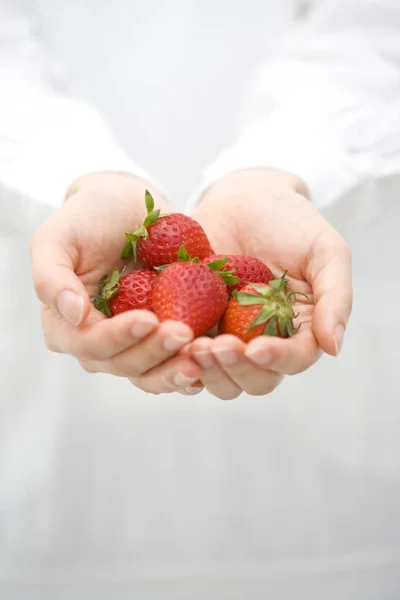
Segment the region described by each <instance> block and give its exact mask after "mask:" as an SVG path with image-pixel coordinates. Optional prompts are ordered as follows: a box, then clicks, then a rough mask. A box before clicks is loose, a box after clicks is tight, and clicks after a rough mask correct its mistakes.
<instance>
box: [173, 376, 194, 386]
mask: <svg viewBox="0 0 400 600" xmlns="http://www.w3.org/2000/svg"><path fill="white" fill-rule="evenodd" d="M197 380H198V377H187V376H186V375H184V374H183V373H176V375H174V379H173V381H174V384H175V385H177V386H178V387H182V388H185V387H188V386H190V385H191V384H192V383H194V382H195V381H197Z"/></svg>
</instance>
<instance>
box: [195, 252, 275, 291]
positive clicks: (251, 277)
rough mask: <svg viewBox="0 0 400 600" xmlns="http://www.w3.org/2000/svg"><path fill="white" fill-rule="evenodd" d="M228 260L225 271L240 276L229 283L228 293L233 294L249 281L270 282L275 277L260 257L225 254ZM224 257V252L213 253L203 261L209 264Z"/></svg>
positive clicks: (223, 268)
mask: <svg viewBox="0 0 400 600" xmlns="http://www.w3.org/2000/svg"><path fill="white" fill-rule="evenodd" d="M225 257H227V259H228V260H227V261H226V263H225V266H224V267H222V270H223V271H231V272H232V275H234V276H235V277H237V278H238V282H237V283H235V284H233V285H228V293H229V294H230V295H232V293H233V292H234V291H235V290H239V289H240V288H242V287H243V286H244V285H246V284H247V283H268V282H269V281H271V279H274V275H273V273H272V271H271V270H270V269H269V268H268V267H267V266H266V265H264V263H262V262H261V261H260V260H258V258H253V257H252V256H240V255H234V254H228V255H225ZM222 258H224V255H223V254H213V255H212V256H208V257H207V258H205V259H204V260H203V261H202V262H203V263H205V264H207V265H209V264H210V263H213V262H216V261H219V260H221V259H222Z"/></svg>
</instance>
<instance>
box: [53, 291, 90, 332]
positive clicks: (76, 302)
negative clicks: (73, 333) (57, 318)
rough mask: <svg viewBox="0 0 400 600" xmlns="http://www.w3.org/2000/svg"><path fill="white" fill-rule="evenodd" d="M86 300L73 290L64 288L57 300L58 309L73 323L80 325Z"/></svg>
mask: <svg viewBox="0 0 400 600" xmlns="http://www.w3.org/2000/svg"><path fill="white" fill-rule="evenodd" d="M84 306H85V301H84V299H83V298H82V296H79V295H78V294H76V293H75V292H73V291H72V290H63V291H62V292H61V293H60V295H59V297H58V301H57V310H58V312H59V313H60V315H61V316H62V317H64V319H66V321H68V322H69V323H71V325H75V326H76V325H79V324H80V323H81V321H82V319H83V310H84Z"/></svg>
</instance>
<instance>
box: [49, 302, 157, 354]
mask: <svg viewBox="0 0 400 600" xmlns="http://www.w3.org/2000/svg"><path fill="white" fill-rule="evenodd" d="M42 307H43V310H42V323H43V331H44V338H45V342H46V345H47V347H48V348H49V349H50V350H52V351H53V352H63V353H65V354H71V355H72V356H75V357H77V358H79V359H80V360H85V361H89V360H93V361H96V360H97V361H101V360H107V359H110V358H112V357H113V356H114V355H116V354H119V353H120V352H123V351H124V350H126V349H128V348H130V347H131V346H134V345H135V344H138V343H139V342H140V341H141V340H143V339H144V338H145V337H147V336H148V335H149V334H150V333H151V332H152V331H154V330H155V329H156V328H157V327H158V326H159V321H158V319H157V317H156V316H155V315H154V313H151V312H149V311H144V310H143V311H142V310H132V311H128V312H125V313H122V314H120V315H117V316H115V317H113V318H112V319H107V318H105V317H104V316H103V315H102V314H101V313H99V312H98V311H96V310H95V309H94V308H92V312H91V314H90V316H89V317H88V319H87V320H86V321H85V322H84V323H83V324H82V325H81V326H80V327H73V326H72V325H70V324H69V323H68V322H67V321H65V319H63V318H62V317H60V316H59V315H58V313H56V312H55V311H54V310H52V309H51V308H48V307H46V306H45V305H42Z"/></svg>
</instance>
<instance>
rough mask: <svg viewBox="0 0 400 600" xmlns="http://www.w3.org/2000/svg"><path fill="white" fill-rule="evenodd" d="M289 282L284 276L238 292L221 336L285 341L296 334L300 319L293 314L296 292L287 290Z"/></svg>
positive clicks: (232, 302) (221, 328)
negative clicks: (276, 338) (296, 319)
mask: <svg viewBox="0 0 400 600" xmlns="http://www.w3.org/2000/svg"><path fill="white" fill-rule="evenodd" d="M287 283H288V281H287V279H286V277H285V275H283V276H282V277H281V278H280V279H273V280H272V281H270V282H269V283H268V284H267V285H265V284H263V283H261V284H249V285H246V286H245V287H244V288H242V289H241V290H240V291H239V292H237V291H235V292H234V294H233V298H232V300H230V301H229V303H228V306H227V309H226V311H225V314H224V316H223V318H222V320H221V322H220V324H219V333H230V334H232V335H236V336H237V337H238V338H240V339H241V340H243V341H244V342H249V341H250V340H251V339H253V338H255V337H257V336H259V335H272V336H279V337H282V338H286V337H289V336H292V335H294V334H295V333H296V331H297V329H298V328H295V327H294V325H293V319H294V318H296V317H297V315H295V314H294V311H293V304H294V303H295V301H296V292H292V291H289V292H288V293H287V292H286V291H285V288H286V285H287Z"/></svg>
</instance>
